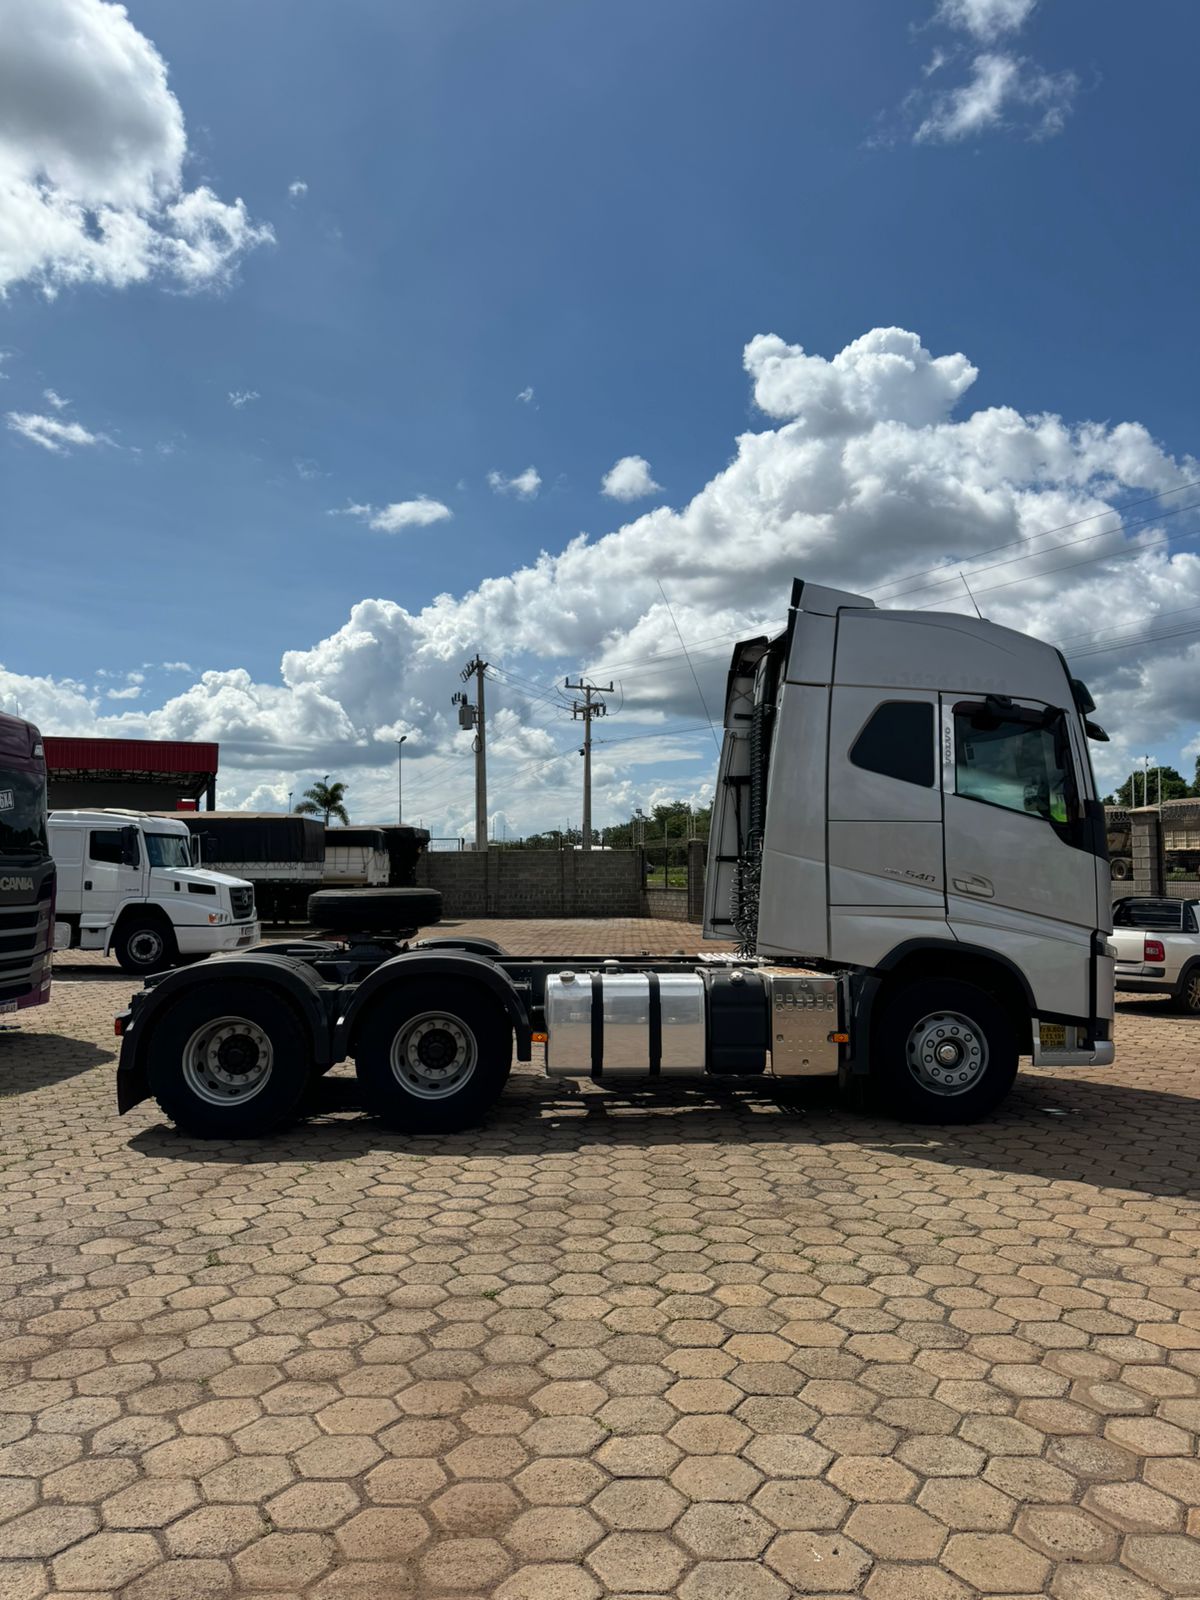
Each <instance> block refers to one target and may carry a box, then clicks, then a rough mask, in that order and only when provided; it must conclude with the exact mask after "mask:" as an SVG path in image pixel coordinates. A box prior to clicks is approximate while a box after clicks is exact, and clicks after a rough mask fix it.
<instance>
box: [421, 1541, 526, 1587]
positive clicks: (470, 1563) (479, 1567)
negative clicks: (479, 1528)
mask: <svg viewBox="0 0 1200 1600" xmlns="http://www.w3.org/2000/svg"><path fill="white" fill-rule="evenodd" d="M511 1565H512V1562H511V1559H510V1557H509V1556H508V1554H507V1552H506V1551H505V1549H504V1547H503V1545H500V1544H497V1542H496V1541H495V1539H444V1540H442V1541H441V1542H440V1543H438V1544H435V1545H433V1546H431V1548H430V1549H428V1550H426V1551H425V1553H424V1555H422V1557H421V1560H420V1567H421V1573H422V1576H423V1577H424V1579H425V1581H426V1582H427V1583H428V1584H430V1585H439V1586H441V1587H443V1588H447V1589H476V1590H482V1591H484V1592H485V1593H486V1592H488V1590H489V1588H490V1586H492V1585H494V1584H495V1583H496V1581H497V1580H498V1579H499V1578H500V1577H502V1576H503V1575H504V1573H505V1572H507V1570H508V1568H509V1567H510V1566H511Z"/></svg>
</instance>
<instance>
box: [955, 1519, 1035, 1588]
mask: <svg viewBox="0 0 1200 1600" xmlns="http://www.w3.org/2000/svg"><path fill="white" fill-rule="evenodd" d="M942 1564H943V1565H944V1566H946V1567H949V1569H950V1571H951V1572H953V1573H956V1574H957V1575H958V1576H959V1577H960V1578H962V1579H964V1580H965V1581H966V1582H967V1583H971V1584H974V1585H975V1587H976V1588H977V1589H982V1590H983V1591H984V1593H985V1594H987V1593H991V1594H1042V1593H1043V1592H1044V1591H1045V1585H1046V1579H1047V1577H1048V1576H1049V1573H1050V1563H1049V1561H1047V1560H1046V1558H1045V1557H1044V1556H1042V1555H1039V1554H1038V1552H1037V1551H1035V1550H1031V1549H1030V1548H1029V1546H1028V1545H1026V1544H1022V1543H1021V1541H1020V1540H1019V1539H1015V1538H1014V1537H1013V1536H1012V1534H1009V1533H954V1534H951V1536H950V1539H949V1540H948V1542H947V1544H946V1547H945V1549H944V1550H943V1551H942Z"/></svg>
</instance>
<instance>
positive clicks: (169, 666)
mask: <svg viewBox="0 0 1200 1600" xmlns="http://www.w3.org/2000/svg"><path fill="white" fill-rule="evenodd" d="M162 670H163V671H164V672H193V671H195V668H194V667H193V666H192V664H191V662H190V661H164V662H163V663H162Z"/></svg>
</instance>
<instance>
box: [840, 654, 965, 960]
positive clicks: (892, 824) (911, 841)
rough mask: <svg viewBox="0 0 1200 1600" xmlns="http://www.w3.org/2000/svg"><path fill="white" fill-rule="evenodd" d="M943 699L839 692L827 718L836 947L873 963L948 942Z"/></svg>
mask: <svg viewBox="0 0 1200 1600" xmlns="http://www.w3.org/2000/svg"><path fill="white" fill-rule="evenodd" d="M938 715H939V701H938V696H937V694H936V692H935V691H933V690H928V691H926V690H921V689H909V688H907V687H905V688H896V689H892V688H861V687H858V686H850V685H846V686H842V685H837V686H835V688H834V689H833V692H832V699H831V703H830V717H829V768H828V781H829V798H828V818H829V822H828V829H829V842H828V872H829V918H830V931H831V948H832V950H833V951H834V953H835V954H836V955H837V956H838V957H839V958H840V959H844V960H852V961H856V962H861V963H862V964H863V965H865V966H871V965H874V964H875V962H876V961H878V960H880V959H881V958H882V957H883V955H885V954H886V953H887V951H888V950H890V949H893V948H894V947H895V946H896V945H898V944H901V943H903V942H904V941H905V940H906V939H911V938H926V937H937V936H938V935H939V934H940V935H941V936H942V937H945V933H946V891H945V881H944V870H943V868H944V863H943V853H942V785H941V765H940V762H939V761H938Z"/></svg>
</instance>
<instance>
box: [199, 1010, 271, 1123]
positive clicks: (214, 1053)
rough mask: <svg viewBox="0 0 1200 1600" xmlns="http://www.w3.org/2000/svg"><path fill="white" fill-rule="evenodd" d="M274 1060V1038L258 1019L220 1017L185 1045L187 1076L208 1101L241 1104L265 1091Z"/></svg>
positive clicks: (210, 1102)
mask: <svg viewBox="0 0 1200 1600" xmlns="http://www.w3.org/2000/svg"><path fill="white" fill-rule="evenodd" d="M274 1062H275V1052H274V1050H273V1049H272V1046H271V1041H270V1039H269V1038H268V1037H267V1035H266V1033H264V1032H263V1030H262V1029H261V1028H260V1027H259V1026H258V1024H257V1022H251V1021H250V1020H249V1019H248V1018H247V1017H216V1018H214V1020H213V1021H212V1022H206V1023H204V1024H203V1026H202V1027H199V1028H197V1029H196V1031H195V1033H193V1034H192V1036H191V1038H190V1039H189V1040H188V1042H187V1044H185V1045H184V1047H183V1078H184V1082H185V1083H186V1084H187V1086H188V1088H189V1089H190V1090H191V1091H192V1093H193V1094H194V1095H195V1096H196V1097H197V1098H198V1099H200V1100H203V1101H204V1102H205V1104H206V1105H210V1106H240V1105H245V1103H246V1101H247V1100H253V1099H254V1097H255V1095H257V1094H261V1093H262V1090H263V1088H264V1087H265V1086H266V1083H267V1080H268V1079H269V1078H270V1076H271V1068H272V1067H273V1065H274Z"/></svg>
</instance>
